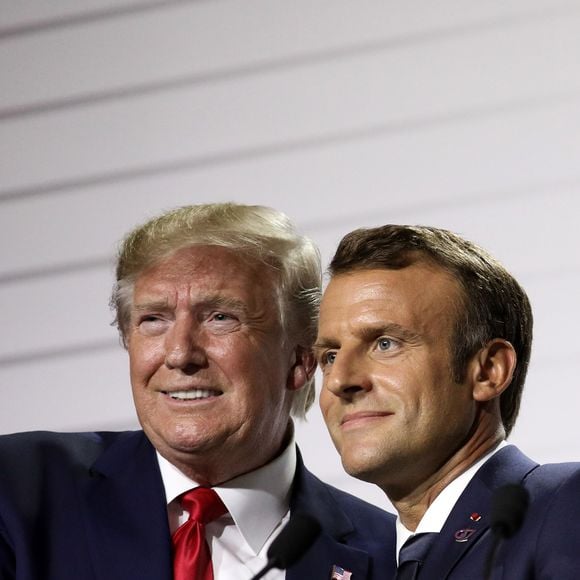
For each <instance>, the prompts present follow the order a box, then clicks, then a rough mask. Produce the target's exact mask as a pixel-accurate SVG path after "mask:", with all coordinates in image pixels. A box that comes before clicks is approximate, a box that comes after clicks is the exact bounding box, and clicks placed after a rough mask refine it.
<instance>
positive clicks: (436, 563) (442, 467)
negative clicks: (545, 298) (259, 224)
mask: <svg viewBox="0 0 580 580" xmlns="http://www.w3.org/2000/svg"><path fill="white" fill-rule="evenodd" d="M329 271H330V276H331V279H330V282H329V284H328V287H327V289H326V291H325V294H324V297H323V300H322V304H321V311H320V321H319V331H318V338H317V341H316V344H315V352H316V353H317V359H318V362H319V365H320V367H321V369H322V373H323V389H322V393H321V398H320V404H321V408H322V412H323V415H324V418H325V421H326V423H327V426H328V428H329V431H330V433H331V436H332V438H333V441H334V443H335V445H336V447H337V449H338V451H339V453H340V455H341V458H342V462H343V465H344V467H345V469H346V471H347V472H348V473H350V474H351V475H353V476H355V477H358V478H360V479H363V480H365V481H369V482H372V483H375V484H376V485H378V486H379V487H380V488H381V489H382V490H383V491H384V492H385V493H386V495H387V496H388V497H389V499H390V500H391V502H392V503H393V505H394V506H395V508H396V510H397V512H398V520H397V526H396V531H397V558H398V561H399V570H398V573H397V574H398V575H397V578H424V579H437V580H440V579H443V578H457V579H460V578H461V579H466V578H469V579H470V580H471V579H477V578H482V577H483V574H484V569H485V567H486V565H488V566H490V567H492V566H493V574H494V575H493V576H490V577H493V578H500V577H502V578H509V579H510V580H511V579H527V578H546V579H547V578H565V579H570V580H571V579H572V578H577V577H578V571H579V570H580V553H579V551H578V550H577V549H576V547H575V545H574V544H575V542H577V541H578V540H579V539H580V523H579V516H580V513H579V507H580V499H579V498H580V465H578V464H562V465H546V466H538V465H537V464H536V463H535V462H533V461H531V460H530V459H528V458H527V457H526V456H525V455H523V454H522V453H521V452H520V451H519V450H518V449H517V448H515V447H514V446H512V445H507V444H506V442H505V439H506V437H507V436H508V435H509V433H510V431H511V429H512V428H513V425H514V422H515V419H516V416H517V414H518V410H519V406H520V400H521V394H522V389H523V385H524V380H525V375H526V370H527V366H528V361H529V357H530V350H531V341H532V312H531V308H530V304H529V301H528V298H527V296H526V294H525V292H524V290H523V289H522V288H521V286H520V285H519V284H518V283H517V281H516V280H515V279H514V278H513V277H512V276H511V275H510V274H509V273H508V272H507V271H506V270H505V268H504V267H503V266H501V264H499V263H498V262H497V261H496V260H494V259H493V258H492V257H491V256H490V255H489V254H488V253H487V252H485V251H484V250H482V249H481V248H479V247H477V246H476V245H475V244H472V243H471V242H468V241H467V240H464V239H462V238H461V237H459V236H457V235H455V234H453V233H451V232H449V231H446V230H441V229H436V228H430V227H413V226H400V225H387V226H383V227H377V228H372V229H361V230H356V231H354V232H351V233H350V234H348V235H346V236H345V237H344V238H343V240H342V241H341V243H340V245H339V247H338V249H337V251H336V254H335V256H334V258H333V259H332V262H331V264H330V268H329ZM506 484H517V485H518V487H517V490H516V491H517V494H519V495H517V498H516V499H514V500H513V501H512V500H509V501H508V502H507V503H508V504H509V505H507V506H506V508H511V507H512V506H511V503H513V502H515V501H520V498H524V499H522V504H523V505H522V510H521V511H522V513H523V511H524V506H525V501H526V498H529V501H530V507H529V510H528V513H527V515H526V516H525V521H524V523H523V527H522V529H521V530H520V531H519V532H518V533H516V535H515V536H514V537H513V538H512V539H508V540H504V543H503V545H502V546H501V547H500V550H499V552H498V553H497V558H496V559H495V562H494V560H493V558H492V555H491V553H490V552H491V550H492V544H493V540H492V538H493V536H494V535H493V534H492V533H491V532H490V510H491V504H492V497H493V496H494V493H496V490H497V489H499V488H502V487H503V486H504V485H506ZM522 487H523V491H522ZM511 489H512V490H513V488H511ZM500 493H501V492H500ZM496 497H497V496H496ZM571 511H572V512H573V514H574V515H573V516H572V517H570V515H569V514H570V512H571ZM522 513H520V514H519V515H518V517H520V518H521V515H522ZM500 516H502V514H500ZM513 527H517V526H516V525H514V526H513ZM500 531H501V530H500ZM511 532H513V530H510V533H511ZM500 570H502V571H503V575H501V574H502V573H501V572H500Z"/></svg>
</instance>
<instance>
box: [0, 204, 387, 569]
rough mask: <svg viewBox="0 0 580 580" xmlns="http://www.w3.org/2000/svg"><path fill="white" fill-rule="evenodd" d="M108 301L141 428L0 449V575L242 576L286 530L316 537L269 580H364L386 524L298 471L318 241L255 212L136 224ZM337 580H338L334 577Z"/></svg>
mask: <svg viewBox="0 0 580 580" xmlns="http://www.w3.org/2000/svg"><path fill="white" fill-rule="evenodd" d="M116 277H117V281H116V284H115V287H114V290H113V295H112V299H111V303H112V306H113V308H114V310H115V313H116V323H117V325H118V328H119V331H120V335H121V338H122V342H123V344H124V346H125V347H126V349H127V351H128V354H129V365H130V376H131V384H132V389H133V398H134V402H135V407H136V411H137V415H138V418H139V421H140V424H141V426H142V429H143V430H142V431H135V432H123V433H85V434H56V433H26V434H17V435H12V436H5V437H2V438H0V462H1V465H2V471H1V474H0V577H1V578H2V580H11V579H15V580H16V579H17V580H40V579H42V580H79V579H82V580H85V579H89V578H91V579H92V578H95V579H100V580H131V579H135V580H137V579H138V580H148V579H150V580H164V579H165V580H170V579H171V578H174V579H175V580H210V579H214V578H215V580H230V579H232V580H233V579H234V578H236V579H242V580H244V579H245V580H249V579H250V578H252V577H253V576H254V575H255V574H256V573H258V572H259V570H260V569H261V568H262V567H263V566H264V565H265V564H266V561H267V559H268V558H267V551H268V548H269V546H270V545H271V543H272V540H273V539H274V538H275V537H276V536H277V535H278V533H279V531H280V530H281V529H282V528H283V526H284V525H285V523H286V522H287V521H288V519H289V518H291V517H292V516H293V514H294V513H297V512H306V513H308V514H310V515H311V516H314V518H316V519H317V520H318V521H319V522H320V524H321V527H322V533H321V535H320V537H319V538H318V540H317V541H316V542H315V543H314V545H313V547H312V548H311V549H310V550H309V551H308V552H307V553H306V555H305V556H304V557H303V558H302V559H301V560H300V561H299V562H298V563H297V564H295V565H292V566H291V567H290V568H289V569H288V571H287V572H284V571H281V570H277V571H271V572H269V573H268V576H267V578H268V579H270V580H274V579H281V578H284V577H286V578H289V579H293V580H304V579H314V580H315V579H318V578H319V579H320V580H328V578H330V577H331V575H333V576H334V577H340V578H344V579H345V580H346V579H348V578H352V580H362V579H369V580H378V579H379V578H381V577H382V571H383V570H384V569H385V568H386V567H388V566H389V565H391V562H390V561H389V556H387V555H386V554H387V553H388V552H389V549H388V548H389V542H390V541H393V540H394V538H393V536H392V534H391V535H390V536H389V534H390V532H389V530H390V526H389V522H390V517H391V516H389V515H387V514H386V513H385V512H382V510H379V509H378V508H376V507H374V506H370V505H368V504H365V503H364V502H362V501H360V500H358V499H356V498H354V497H352V496H349V495H348V494H345V493H344V492H341V491H339V490H336V489H334V488H332V487H330V486H328V485H326V484H324V483H322V482H321V481H319V480H318V479H317V478H316V477H314V475H312V474H311V473H310V472H309V471H307V470H306V468H305V467H304V465H303V463H302V460H301V458H300V454H299V452H298V450H297V448H296V445H295V443H294V426H293V421H292V419H291V414H293V415H294V416H296V417H302V416H304V413H305V412H306V410H307V409H308V407H309V406H310V405H311V403H312V401H313V397H314V383H313V374H314V369H315V360H314V357H313V353H312V343H313V340H314V337H315V333H316V314H317V308H318V300H319V293H320V279H321V276H320V266H319V257H318V252H317V250H316V248H315V246H314V245H313V244H312V243H311V242H310V241H309V240H308V239H307V238H305V237H303V236H300V235H298V234H297V233H296V231H295V230H294V227H293V226H292V224H291V223H290V221H289V220H288V219H287V218H286V216H284V215H283V214H281V213H279V212H276V211H274V210H272V209H269V208H265V207H259V206H243V205H236V204H209V205H197V206H188V207H183V208H180V209H177V210H174V211H171V212H168V213H165V214H163V215H161V216H159V217H156V218H154V219H152V220H150V221H149V222H147V223H146V224H144V225H142V226H140V227H138V228H136V229H135V230H134V231H132V232H131V233H130V234H129V235H128V236H127V237H126V239H125V240H124V242H123V244H122V246H121V249H120V252H119V257H118V263H117V276H116ZM338 574H340V576H337V575H338Z"/></svg>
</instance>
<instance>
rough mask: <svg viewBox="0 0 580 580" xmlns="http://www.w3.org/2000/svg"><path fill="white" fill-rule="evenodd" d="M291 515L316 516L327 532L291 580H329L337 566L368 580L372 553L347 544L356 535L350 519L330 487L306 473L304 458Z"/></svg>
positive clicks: (293, 570)
mask: <svg viewBox="0 0 580 580" xmlns="http://www.w3.org/2000/svg"><path fill="white" fill-rule="evenodd" d="M290 511H291V512H302V513H307V514H310V515H312V516H314V517H315V518H316V519H317V520H318V521H319V522H320V524H321V526H322V530H323V531H322V534H321V536H320V538H319V539H318V540H317V541H316V542H315V543H314V545H313V546H312V548H310V550H308V552H306V554H305V555H304V557H303V558H302V559H301V560H299V561H298V562H297V563H296V564H295V565H294V566H291V567H290V568H289V569H288V570H287V572H286V578H287V580H304V578H312V579H320V580H327V579H328V578H330V574H331V570H332V566H333V565H335V564H336V565H338V566H341V567H342V568H344V569H345V570H348V571H350V572H352V576H351V578H352V580H362V579H364V578H367V574H368V569H369V555H368V553H367V552H366V551H363V550H360V549H358V548H353V547H351V546H348V545H347V544H346V543H345V542H346V540H347V538H348V535H349V534H351V533H352V532H353V531H354V529H353V525H352V522H351V521H350V518H349V517H348V516H347V515H346V513H345V512H344V510H343V509H342V508H341V507H340V505H339V504H338V502H336V500H335V499H334V498H333V497H332V495H331V493H330V492H329V490H328V488H327V486H326V485H325V484H323V483H322V482H321V481H320V480H319V479H318V478H316V477H315V476H314V475H312V474H311V473H310V472H308V471H307V470H306V468H305V467H304V464H303V463H302V459H301V457H300V455H299V456H298V466H297V471H296V478H295V480H294V484H293V488H292V498H291V501H290Z"/></svg>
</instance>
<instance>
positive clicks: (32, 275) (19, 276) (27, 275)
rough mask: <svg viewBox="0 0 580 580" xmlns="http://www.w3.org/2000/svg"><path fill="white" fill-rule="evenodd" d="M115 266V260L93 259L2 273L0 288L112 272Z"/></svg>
mask: <svg viewBox="0 0 580 580" xmlns="http://www.w3.org/2000/svg"><path fill="white" fill-rule="evenodd" d="M113 265H114V260H113V259H112V258H93V259H86V260H77V261H75V262H66V263H59V264H53V265H50V266H44V267H42V268H31V269H29V270H14V271H8V272H0V286H5V285H8V284H21V283H22V282H28V281H30V280H35V279H39V278H52V277H54V276H65V275H67V274H76V273H78V272H83V271H88V270H99V269H101V268H110V269H111V270H112V269H113Z"/></svg>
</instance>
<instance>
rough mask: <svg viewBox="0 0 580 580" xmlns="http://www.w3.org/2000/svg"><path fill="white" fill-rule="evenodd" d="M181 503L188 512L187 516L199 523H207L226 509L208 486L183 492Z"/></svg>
mask: <svg viewBox="0 0 580 580" xmlns="http://www.w3.org/2000/svg"><path fill="white" fill-rule="evenodd" d="M181 505H182V506H183V509H185V510H186V511H188V512H189V518H190V519H192V520H195V521H196V522H199V523H200V524H207V523H209V522H211V521H213V520H215V519H217V518H219V517H220V516H221V515H223V514H225V513H226V511H227V509H226V506H225V505H224V504H223V502H222V500H221V499H220V498H219V496H218V494H217V493H216V492H215V491H214V490H213V489H211V488H209V487H196V488H195V489H192V490H190V491H188V492H186V493H184V494H183V496H182V498H181Z"/></svg>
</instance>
